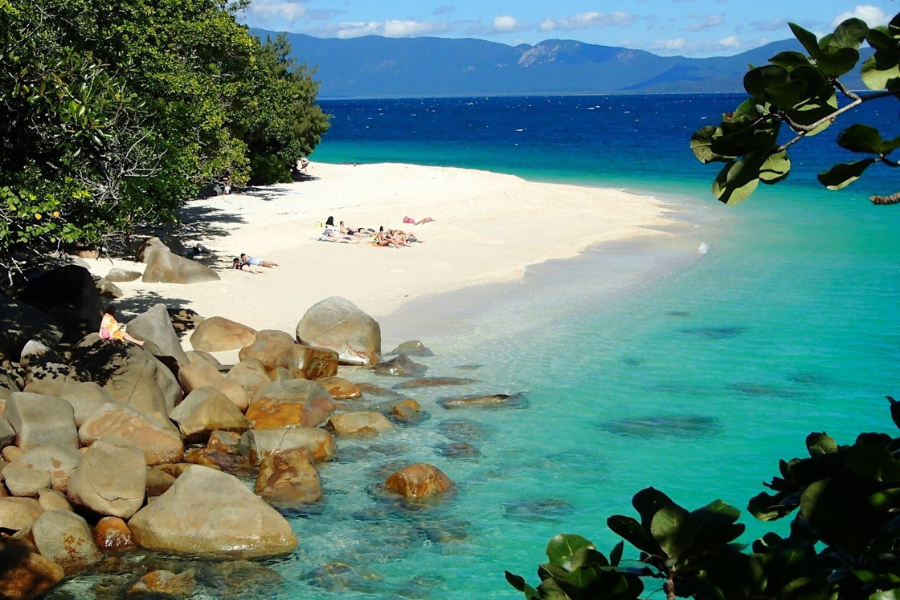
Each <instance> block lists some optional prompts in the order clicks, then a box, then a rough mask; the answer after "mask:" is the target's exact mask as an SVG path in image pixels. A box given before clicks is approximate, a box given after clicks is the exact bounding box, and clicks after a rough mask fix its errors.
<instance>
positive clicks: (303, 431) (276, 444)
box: [238, 427, 337, 465]
mask: <svg viewBox="0 0 900 600" xmlns="http://www.w3.org/2000/svg"><path fill="white" fill-rule="evenodd" d="M294 448H306V449H307V450H309V452H310V456H312V459H313V460H315V461H325V460H331V459H332V458H334V455H335V452H337V444H335V441H334V436H332V435H331V433H330V432H328V431H326V430H325V429H320V428H318V427H285V428H282V429H251V430H250V431H247V432H246V433H244V435H243V436H241V441H240V443H239V444H238V451H239V452H240V453H241V454H243V455H244V456H247V457H248V458H249V459H250V462H251V463H252V464H254V465H258V464H260V463H261V462H262V461H263V459H265V458H266V457H267V456H269V455H271V454H274V453H276V452H285V451H287V450H293V449H294Z"/></svg>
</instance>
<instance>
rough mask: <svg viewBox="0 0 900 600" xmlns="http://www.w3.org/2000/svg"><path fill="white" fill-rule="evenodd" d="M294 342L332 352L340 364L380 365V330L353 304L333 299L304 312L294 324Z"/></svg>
mask: <svg viewBox="0 0 900 600" xmlns="http://www.w3.org/2000/svg"><path fill="white" fill-rule="evenodd" d="M297 340H298V341H299V342H300V343H301V344H304V345H307V346H322V347H323V348H331V349H332V350H335V351H336V352H337V353H338V356H339V357H340V360H341V363H343V364H349V365H366V366H369V365H374V364H377V363H378V362H380V361H381V327H380V326H379V325H378V321H376V320H375V319H373V318H372V317H370V316H369V315H367V314H366V313H364V312H363V311H362V310H360V308H359V307H357V306H356V305H355V304H353V303H352V302H350V301H349V300H347V299H346V298H341V297H339V296H332V297H331V298H326V299H325V300H322V301H321V302H319V303H318V304H316V305H314V306H313V307H312V308H310V309H309V310H307V311H306V314H305V315H303V318H302V319H300V322H299V323H298V324H297Z"/></svg>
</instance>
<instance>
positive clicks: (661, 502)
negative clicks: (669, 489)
mask: <svg viewBox="0 0 900 600" xmlns="http://www.w3.org/2000/svg"><path fill="white" fill-rule="evenodd" d="M671 504H674V502H672V499H671V498H669V497H668V496H666V495H665V494H663V493H662V492H661V491H659V490H658V489H656V488H653V487H648V488H644V489H643V490H641V491H639V492H638V493H637V494H635V495H634V496H633V497H632V498H631V505H632V506H633V507H634V509H635V510H636V511H637V512H638V514H639V515H640V516H641V526H642V527H643V528H644V529H646V530H647V531H650V523H651V522H652V521H653V517H654V516H656V513H657V512H658V511H659V510H660V509H661V508H663V507H664V506H669V505H671Z"/></svg>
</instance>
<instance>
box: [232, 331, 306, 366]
mask: <svg viewBox="0 0 900 600" xmlns="http://www.w3.org/2000/svg"><path fill="white" fill-rule="evenodd" d="M296 343H297V342H296V340H294V336H292V335H291V334H289V333H285V332H284V331H275V330H273V329H264V330H262V331H260V332H258V333H257V334H256V339H255V340H253V342H252V343H250V344H248V345H247V346H245V347H243V348H241V351H240V352H239V353H238V358H239V359H240V360H241V361H245V360H248V359H251V358H252V359H256V360H258V361H260V362H261V363H262V364H263V367H264V368H265V369H266V371H273V370H274V369H275V368H276V367H277V366H278V364H279V363H280V362H281V357H282V356H283V355H284V354H285V353H286V352H287V351H288V349H289V348H290V347H291V346H293V345H294V344H296Z"/></svg>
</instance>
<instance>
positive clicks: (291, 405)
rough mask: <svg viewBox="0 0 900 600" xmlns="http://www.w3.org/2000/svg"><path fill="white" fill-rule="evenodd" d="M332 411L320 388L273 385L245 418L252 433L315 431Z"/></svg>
mask: <svg viewBox="0 0 900 600" xmlns="http://www.w3.org/2000/svg"><path fill="white" fill-rule="evenodd" d="M333 411H334V402H333V401H332V399H331V396H329V395H328V392H327V391H325V388H324V387H323V386H322V384H320V383H318V382H316V381H307V380H305V379H287V380H279V381H273V382H272V383H270V384H269V385H267V386H266V387H264V388H263V389H262V390H261V391H260V392H259V395H258V396H257V397H256V398H255V399H254V400H253V402H251V403H250V406H249V407H248V408H247V412H246V416H247V418H248V419H250V421H252V422H253V428H254V429H278V428H281V427H290V426H299V427H315V426H316V425H319V424H321V423H323V422H325V420H326V419H327V418H328V416H329V415H330V414H331V413H332V412H333Z"/></svg>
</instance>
